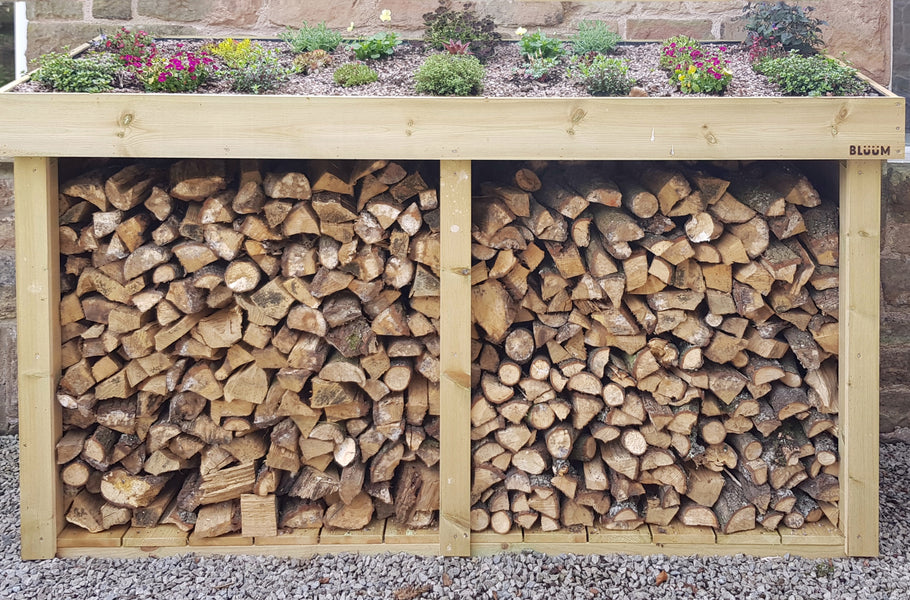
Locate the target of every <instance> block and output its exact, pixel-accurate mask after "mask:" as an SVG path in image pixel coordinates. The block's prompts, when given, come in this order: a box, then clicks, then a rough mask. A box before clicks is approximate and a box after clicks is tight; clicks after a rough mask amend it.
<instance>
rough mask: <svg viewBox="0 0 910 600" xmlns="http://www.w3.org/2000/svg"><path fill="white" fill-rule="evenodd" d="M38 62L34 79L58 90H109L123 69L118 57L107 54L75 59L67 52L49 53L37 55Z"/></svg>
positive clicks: (95, 92) (94, 91)
mask: <svg viewBox="0 0 910 600" xmlns="http://www.w3.org/2000/svg"><path fill="white" fill-rule="evenodd" d="M37 62H38V70H37V71H36V72H35V74H34V75H33V76H32V79H34V80H35V81H38V82H40V83H43V84H44V85H47V86H50V87H51V88H52V89H54V90H56V91H58V92H84V93H90V94H97V93H101V92H107V91H109V90H110V89H111V87H112V86H113V82H114V77H115V74H116V73H117V71H119V70H120V69H121V68H122V65H121V63H120V62H119V60H118V59H117V58H116V57H115V56H113V55H111V54H106V53H91V54H89V55H87V56H85V57H82V58H79V59H75V58H73V57H71V56H70V55H69V54H66V53H65V52H48V53H47V54H44V55H42V56H40V57H38V60H37Z"/></svg>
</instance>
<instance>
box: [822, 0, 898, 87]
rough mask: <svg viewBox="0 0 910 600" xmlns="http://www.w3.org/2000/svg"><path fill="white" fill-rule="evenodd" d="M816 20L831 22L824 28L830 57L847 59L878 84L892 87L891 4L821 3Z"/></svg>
mask: <svg viewBox="0 0 910 600" xmlns="http://www.w3.org/2000/svg"><path fill="white" fill-rule="evenodd" d="M812 6H814V7H815V8H816V10H815V16H816V17H817V18H819V19H823V20H825V21H827V22H828V26H827V27H823V28H822V33H823V35H824V37H825V41H826V42H827V49H828V53H829V54H830V55H831V56H839V55H840V53H841V52H846V53H847V58H848V59H849V60H850V62H852V63H853V64H854V65H855V66H856V67H857V68H859V69H860V70H861V71H863V72H864V73H866V74H867V75H869V76H871V77H872V79H874V80H876V81H877V82H879V83H881V84H884V85H888V83H889V79H890V76H891V72H890V60H891V27H890V25H891V2H890V0H855V1H853V2H842V1H841V0H819V1H818V2H813V3H812Z"/></svg>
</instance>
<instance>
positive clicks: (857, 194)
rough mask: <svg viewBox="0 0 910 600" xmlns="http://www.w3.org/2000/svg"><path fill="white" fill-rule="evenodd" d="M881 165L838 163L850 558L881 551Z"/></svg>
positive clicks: (844, 509)
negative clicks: (879, 486) (879, 434)
mask: <svg viewBox="0 0 910 600" xmlns="http://www.w3.org/2000/svg"><path fill="white" fill-rule="evenodd" d="M881 177H882V166H881V162H880V161H877V160H847V161H843V162H842V163H841V166H840V259H839V262H840V277H841V279H840V304H839V306H840V355H839V360H838V403H839V406H840V457H841V477H840V485H841V491H840V502H841V504H840V514H841V522H842V523H843V529H844V539H845V544H846V548H845V550H846V553H847V555H848V556H878V478H879V474H878V427H879V425H878V410H879V407H878V386H879V373H878V363H879V361H878V352H879V341H878V337H879V331H878V328H879V283H880V282H879V238H880V233H879V231H880V221H881V195H882V194H881Z"/></svg>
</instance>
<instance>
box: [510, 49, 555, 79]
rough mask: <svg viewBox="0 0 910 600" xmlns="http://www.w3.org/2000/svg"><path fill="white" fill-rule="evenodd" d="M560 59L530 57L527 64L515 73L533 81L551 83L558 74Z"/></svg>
mask: <svg viewBox="0 0 910 600" xmlns="http://www.w3.org/2000/svg"><path fill="white" fill-rule="evenodd" d="M558 67H559V59H558V58H556V57H555V56H550V57H544V56H542V55H541V54H536V55H534V56H528V57H527V62H526V63H524V64H523V65H522V66H521V67H518V68H517V69H515V72H516V73H517V74H518V75H519V76H521V77H524V78H526V79H530V80H532V81H540V82H544V81H550V80H551V79H553V78H554V77H555V75H556V73H557V68H558Z"/></svg>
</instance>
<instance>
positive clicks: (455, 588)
mask: <svg viewBox="0 0 910 600" xmlns="http://www.w3.org/2000/svg"><path fill="white" fill-rule="evenodd" d="M892 439H895V440H901V439H910V436H904V438H901V437H900V436H898V437H897V438H892ZM908 450H910V448H908V445H907V444H906V443H905V442H903V441H894V442H893V443H890V444H883V445H882V455H881V471H882V479H881V490H882V496H881V535H882V543H881V552H882V556H881V558H878V559H869V560H867V559H838V560H834V561H830V562H829V561H827V560H808V559H803V558H796V557H786V556H785V557H782V558H749V557H745V556H741V555H740V556H733V557H720V558H701V557H697V558H676V557H666V556H644V557H636V556H624V555H607V556H574V555H561V556H543V555H540V554H536V553H522V554H504V555H499V556H493V557H488V558H476V559H456V558H435V557H414V556H408V555H404V554H385V555H381V556H356V555H350V554H342V555H336V556H319V557H315V558H311V559H278V558H261V557H238V556H234V557H194V556H185V557H180V558H164V559H142V560H113V559H103V560H102V559H79V560H48V561H40V562H27V563H23V562H22V561H20V560H19V529H18V528H19V500H18V493H17V491H18V486H17V485H16V482H17V478H18V474H19V469H18V449H17V438H15V437H0V543H2V550H0V552H2V554H0V599H3V600H6V599H10V600H12V599H16V600H28V599H32V598H35V599H42V600H44V599H48V598H60V599H66V600H81V599H89V598H92V599H103V600H108V599H110V600H140V599H143V600H144V599H154V600H162V599H171V598H175V599H181V600H190V599H194V598H200V599H202V598H204V599H206V600H222V599H224V600H227V599H242V598H251V599H263V600H265V599H269V600H271V599H275V600H278V599H279V598H280V599H282V600H284V599H285V598H287V599H296V598H352V599H353V598H365V599H371V600H372V599H375V598H389V599H393V600H410V599H412V598H427V599H429V598H452V599H455V598H458V599H475V598H478V599H479V598H483V599H487V598H489V599H492V600H506V599H510V598H542V599H543V598H545V599H547V600H549V599H554V600H555V599H562V598H566V599H573V600H574V599H588V598H595V599H598V600H601V599H608V598H611V599H612V598H622V599H628V600H636V599H649V600H650V599H652V598H653V599H660V598H667V599H674V600H676V599H687V598H705V599H718V600H719V599H726V598H730V599H733V598H736V599H740V598H751V599H758V598H761V599H767V600H772V599H773V600H788V599H792V600H808V599H813V600H815V599H828V598H830V599H835V598H836V599H840V598H851V599H865V598H875V599H897V598H910V556H908V550H910V521H908V519H907V518H906V507H907V504H908V496H910V461H908V458H907V457H908V454H910V452H908ZM662 571H663V572H666V574H667V575H669V577H668V578H667V580H666V582H665V583H663V584H661V585H657V584H656V580H657V577H658V576H659V575H660V573H661V572H662Z"/></svg>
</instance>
